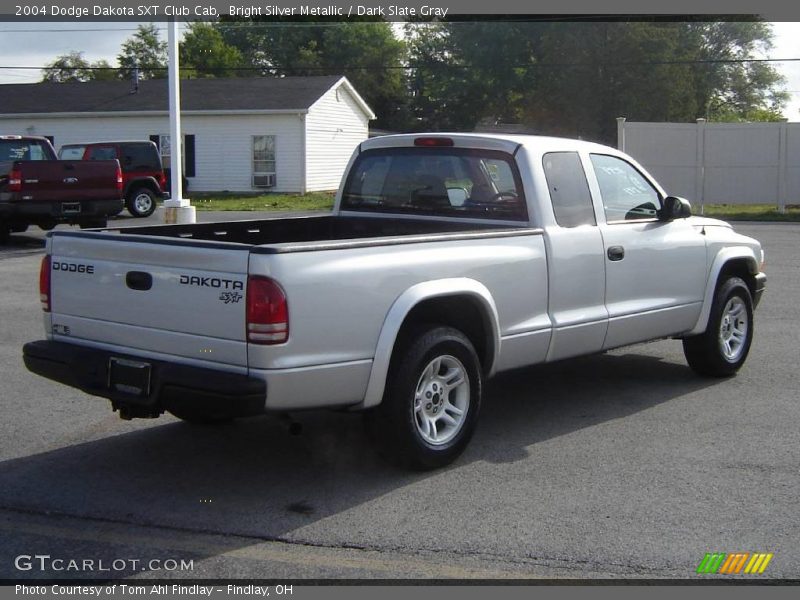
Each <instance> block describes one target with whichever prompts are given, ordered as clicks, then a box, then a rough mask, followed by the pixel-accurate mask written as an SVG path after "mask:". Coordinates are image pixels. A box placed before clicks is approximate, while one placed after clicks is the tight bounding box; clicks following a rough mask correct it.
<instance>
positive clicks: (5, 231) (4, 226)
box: [0, 221, 11, 244]
mask: <svg viewBox="0 0 800 600" xmlns="http://www.w3.org/2000/svg"><path fill="white" fill-rule="evenodd" d="M10 233H11V227H9V225H8V223H6V222H5V221H0V244H5V243H6V242H8V237H9V234H10Z"/></svg>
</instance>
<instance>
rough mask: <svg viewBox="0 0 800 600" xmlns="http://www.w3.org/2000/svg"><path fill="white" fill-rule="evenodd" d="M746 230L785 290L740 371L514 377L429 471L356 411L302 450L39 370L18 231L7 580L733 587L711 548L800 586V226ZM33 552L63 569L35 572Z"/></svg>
mask: <svg viewBox="0 0 800 600" xmlns="http://www.w3.org/2000/svg"><path fill="white" fill-rule="evenodd" d="M200 215H201V217H202V218H208V219H213V218H216V216H215V215H213V214H207V213H200ZM229 216H231V215H229ZM247 216H252V213H249V214H245V215H233V218H245V217H247ZM156 219H157V217H153V218H152V219H151V220H153V221H155V220H156ZM120 224H123V225H124V224H136V225H139V224H141V221H135V222H134V221H133V220H132V219H121V220H120ZM737 230H739V231H741V232H743V233H745V234H747V235H752V236H754V237H756V238H758V239H760V240H761V242H762V244H764V246H765V248H766V251H767V268H766V270H767V274H768V277H769V280H768V289H767V292H766V294H765V297H764V300H763V302H762V304H761V305H760V307H759V309H758V311H757V312H756V333H755V340H754V344H753V347H752V350H751V353H750V358H749V359H748V362H747V364H746V365H745V367H744V369H743V370H742V372H741V373H740V374H739V375H738V376H737V377H735V378H732V379H727V380H710V379H703V378H700V377H698V376H695V375H694V374H693V373H692V372H691V371H690V370H689V369H688V367H687V366H686V364H685V361H684V359H683V355H682V352H681V347H680V343H679V342H675V341H664V342H657V343H652V344H646V345H638V346H634V347H630V348H625V349H621V350H617V351H614V352H610V353H607V354H603V355H599V356H593V357H588V358H582V359H577V360H572V361H566V362H562V363H558V364H555V365H550V366H547V367H534V368H528V369H524V370H520V371H516V372H512V373H509V374H505V375H502V376H500V377H498V378H496V379H495V380H493V381H492V382H491V383H490V385H489V386H488V389H487V393H486V401H485V404H484V408H483V413H482V415H481V422H480V424H479V427H478V431H477V433H476V436H475V438H474V439H473V441H472V443H471V445H470V446H469V447H468V449H467V451H466V453H465V454H464V455H463V456H462V457H461V458H460V459H459V460H458V461H457V462H456V463H455V464H454V465H452V466H451V467H449V468H447V469H443V470H440V471H435V472H431V473H422V474H420V473H407V472H402V471H398V470H396V469H393V468H390V467H388V466H386V465H385V464H384V463H382V462H381V460H380V459H378V458H377V457H376V455H375V454H374V453H373V452H372V450H371V448H370V446H369V444H368V442H367V439H366V436H365V433H364V431H363V426H362V422H361V419H360V418H359V416H358V415H352V414H343V413H304V414H299V415H296V418H297V420H298V421H299V422H300V423H301V424H302V426H303V429H302V433H300V434H299V435H293V434H292V432H290V430H289V428H288V427H287V426H286V423H284V422H282V421H280V420H278V419H276V418H272V417H263V418H256V419H251V420H244V421H240V422H236V423H233V424H229V425H224V426H219V427H197V426H190V425H187V424H184V423H182V422H179V421H177V420H176V419H173V418H172V417H167V416H165V417H162V418H160V419H157V420H153V421H148V420H136V421H131V422H125V421H120V420H119V419H118V417H117V416H116V414H114V413H112V412H111V410H110V408H109V406H108V405H107V404H106V401H104V400H102V399H99V398H92V397H89V396H86V395H84V394H82V393H79V392H77V391H76V390H72V389H69V388H66V387H63V386H60V385H57V384H55V383H52V382H49V381H47V380H45V379H42V378H38V377H36V376H34V375H31V374H30V373H28V372H27V371H26V370H25V368H24V367H23V365H22V361H21V346H22V344H23V343H24V342H26V341H29V340H33V339H40V338H41V337H42V336H43V330H42V323H41V310H40V308H39V301H38V290H37V281H38V280H37V275H38V265H39V260H40V258H41V255H42V252H43V250H42V234H41V232H37V231H31V232H30V233H26V234H14V235H12V241H11V243H10V244H9V245H8V246H6V247H0V402H1V403H2V411H3V418H2V420H0V532H1V533H0V579H7V580H8V579H27V578H70V577H90V578H97V577H98V576H100V577H103V578H108V577H127V576H135V577H145V578H152V577H159V578H160V577H176V578H178V577H181V578H189V577H191V578H198V577H201V578H211V577H225V578H239V577H257V578H270V579H280V578H287V579H289V578H291V579H297V578H373V577H375V578H389V579H393V578H418V579H428V578H451V577H452V578H468V577H479V578H484V579H495V578H541V577H556V578H619V577H622V578H639V577H645V578H690V579H693V580H694V579H697V578H699V577H714V578H716V577H724V576H709V575H705V576H698V575H696V573H695V569H696V568H697V566H698V564H699V563H700V561H701V560H702V559H703V557H704V555H705V553H707V552H726V553H733V552H769V553H773V554H774V558H773V559H772V561H771V562H770V564H769V566H768V569H767V570H766V572H765V573H764V574H763V575H760V576H751V577H760V578H762V579H763V578H792V579H798V578H800V510H798V498H799V497H800V442H799V441H798V440H800V436H798V433H797V429H798V423H800V406H799V405H798V392H799V391H800V377H798V360H797V359H798V350H797V347H798V341H800V308H799V307H798V302H797V299H798V298H800V224H738V225H737ZM120 310H124V307H120ZM37 554H38V555H48V556H50V557H51V559H48V561H50V562H47V561H44V560H43V559H42V560H40V561H39V562H35V561H33V562H31V563H27V562H26V560H25V559H23V560H22V562H20V560H19V559H18V557H20V556H28V555H31V556H33V555H37ZM52 559H63V560H64V561H65V562H63V563H57V564H59V565H60V566H62V567H65V566H68V564H69V563H68V562H67V561H69V560H70V559H74V560H81V561H84V560H93V561H96V562H95V563H93V564H94V567H93V568H94V569H96V567H97V566H98V562H97V561H105V562H103V563H102V564H103V565H105V566H106V567H107V568H109V571H107V572H103V573H100V574H98V572H97V571H96V570H95V571H92V570H89V571H72V570H67V569H62V570H58V569H57V568H55V567H54V564H53V563H52ZM120 560H123V561H125V562H124V563H123V562H118V561H120ZM114 561H117V562H116V563H114ZM153 561H156V562H153ZM169 561H173V562H174V566H175V567H176V568H174V569H173V568H171V567H173V562H169ZM181 561H184V562H188V561H191V562H192V565H191V567H192V568H191V569H189V568H188V566H187V567H186V568H181ZM43 562H47V564H42V563H43ZM28 566H29V567H30V568H27V567H28ZM116 567H119V568H116ZM738 577H745V576H743V575H740V576H738Z"/></svg>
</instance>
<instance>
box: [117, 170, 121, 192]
mask: <svg viewBox="0 0 800 600" xmlns="http://www.w3.org/2000/svg"><path fill="white" fill-rule="evenodd" d="M117 191H118V192H119V195H120V196H122V169H121V168H120V166H119V162H117Z"/></svg>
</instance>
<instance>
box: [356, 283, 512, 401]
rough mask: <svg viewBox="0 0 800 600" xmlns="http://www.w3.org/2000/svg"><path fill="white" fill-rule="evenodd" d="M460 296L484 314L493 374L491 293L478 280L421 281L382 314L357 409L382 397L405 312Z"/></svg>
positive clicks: (495, 345) (496, 336)
mask: <svg viewBox="0 0 800 600" xmlns="http://www.w3.org/2000/svg"><path fill="white" fill-rule="evenodd" d="M463 295H467V296H470V297H472V298H474V299H475V300H477V301H478V304H479V306H480V307H481V310H482V311H483V313H484V317H485V318H486V319H487V321H488V324H489V326H490V327H491V329H492V331H491V342H492V348H491V349H490V352H489V354H490V356H491V365H489V368H488V369H487V373H488V375H492V374H493V372H494V368H495V365H496V364H497V357H498V355H499V354H500V325H499V323H500V321H499V318H498V316H497V306H496V305H495V302H494V298H493V297H492V294H491V292H489V290H488V289H487V288H486V286H485V285H483V284H482V283H480V282H478V281H475V280H474V279H469V278H460V277H459V278H452V279H438V280H434V281H424V282H422V283H418V284H416V285H414V286H411V287H410V288H408V289H407V290H406V291H405V292H403V293H402V294H400V296H398V298H397V299H396V300H395V301H394V304H392V307H391V308H390V309H389V312H388V313H387V314H386V318H385V319H384V321H383V326H382V327H381V332H380V335H379V336H378V343H377V345H376V347H375V358H374V360H373V362H372V370H371V372H370V376H369V381H368V383H367V390H366V393H365V394H364V400H363V402H362V403H361V404H360V405H359V406H358V408H371V407H373V406H377V405H378V404H380V403H381V401H382V400H383V392H384V388H385V387H386V378H387V376H388V374H389V362H390V361H391V358H392V352H393V351H394V346H395V342H396V341H397V335H398V334H399V333H400V328H401V327H402V326H403V323H405V320H406V317H407V316H408V314H409V312H411V310H412V309H413V308H414V307H415V306H417V305H418V304H419V303H420V302H423V301H425V300H430V299H432V298H442V297H445V296H463Z"/></svg>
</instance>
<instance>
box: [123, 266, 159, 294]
mask: <svg viewBox="0 0 800 600" xmlns="http://www.w3.org/2000/svg"><path fill="white" fill-rule="evenodd" d="M125 283H126V284H127V285H128V287H129V288H131V289H132V290H139V291H142V292H144V291H146V290H149V289H150V288H151V287H153V276H152V275H150V273H145V272H144V271H128V272H127V273H126V275H125Z"/></svg>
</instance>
